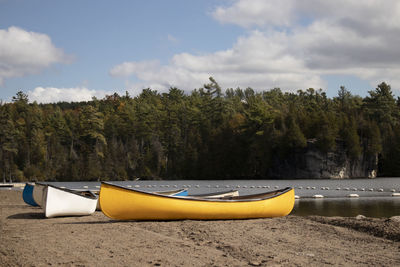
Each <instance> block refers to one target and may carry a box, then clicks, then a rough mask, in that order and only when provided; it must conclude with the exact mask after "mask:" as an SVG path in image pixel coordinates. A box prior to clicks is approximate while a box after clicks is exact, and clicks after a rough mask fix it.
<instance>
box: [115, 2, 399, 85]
mask: <svg viewBox="0 0 400 267" xmlns="http://www.w3.org/2000/svg"><path fill="white" fill-rule="evenodd" d="M231 3H232V4H231V5H230V6H227V7H218V8H216V10H215V11H214V12H213V17H214V18H215V19H217V20H218V21H220V22H222V23H233V24H237V25H239V26H242V27H245V28H246V29H247V30H248V32H247V34H246V35H244V36H241V37H239V38H238V39H237V41H236V42H235V44H233V45H232V47H231V48H227V49H226V50H221V51H216V52H214V53H206V54H201V55H194V54H189V53H181V54H176V55H175V56H173V57H172V59H171V60H170V62H169V63H168V64H167V65H161V64H160V63H159V62H156V61H142V62H125V63H122V64H120V65H117V66H115V67H114V68H113V69H112V70H111V71H110V73H111V75H113V76H122V77H129V76H135V77H136V79H138V80H140V81H139V82H138V83H136V82H135V83H133V84H131V86H142V87H148V86H150V87H151V86H152V85H154V86H158V87H152V88H153V89H163V90H165V89H166V88H168V87H170V86H177V87H179V88H181V89H184V90H192V89H193V88H198V87H199V86H201V85H202V84H203V83H206V82H208V77H209V76H213V77H214V78H215V79H216V80H217V81H218V82H219V83H220V84H221V86H223V87H225V88H227V87H237V86H240V87H242V88H245V87H248V86H250V87H253V88H255V89H269V88H273V87H280V88H282V89H284V90H297V89H305V88H308V87H314V88H324V87H325V85H326V84H325V82H324V81H323V79H322V78H321V77H322V75H329V74H344V75H354V76H357V77H358V78H360V79H364V80H368V81H369V82H370V83H371V85H372V86H375V85H376V84H377V83H379V82H381V81H382V80H385V81H387V82H389V83H390V84H391V85H392V88H396V87H397V88H400V78H398V77H400V76H399V74H400V53H399V52H398V51H399V50H398V47H399V45H400V2H398V1H397V0H386V1H379V0H365V1H358V0H337V1H322V0H304V1H296V0H238V1H233V2H231Z"/></svg>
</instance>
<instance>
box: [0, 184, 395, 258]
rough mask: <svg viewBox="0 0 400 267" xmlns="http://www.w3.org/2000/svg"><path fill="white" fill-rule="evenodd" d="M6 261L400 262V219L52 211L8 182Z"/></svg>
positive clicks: (0, 208)
mask: <svg viewBox="0 0 400 267" xmlns="http://www.w3.org/2000/svg"><path fill="white" fill-rule="evenodd" d="M0 236H1V239H0V265H1V266H15V265H27V266H29V265H34V266H37V265H66V266H76V265H80V266H109V265H126V266H128V265H131V266H132V265H136V266H271V265H272V266H273V265H276V266H293V265H297V266H324V265H343V266H367V265H368V266H371V265H379V266H399V265H400V219H398V217H393V218H391V219H387V218H359V219H357V218H355V217H322V216H305V217H301V216H294V215H289V216H286V217H281V218H271V219H251V220H221V221H195V220H183V221H160V222H157V221H144V222H140V221H114V220H110V219H109V218H107V217H106V216H104V215H103V214H102V212H96V213H95V214H93V215H92V216H84V217H63V218H53V219H46V218H44V215H43V212H42V211H41V209H40V208H35V207H30V206H28V205H26V204H25V203H24V202H23V200H22V197H21V191H18V190H0Z"/></svg>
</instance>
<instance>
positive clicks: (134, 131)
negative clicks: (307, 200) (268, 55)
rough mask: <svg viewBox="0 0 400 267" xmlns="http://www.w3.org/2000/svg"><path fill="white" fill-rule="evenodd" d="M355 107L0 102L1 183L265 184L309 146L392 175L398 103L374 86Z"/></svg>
mask: <svg viewBox="0 0 400 267" xmlns="http://www.w3.org/2000/svg"><path fill="white" fill-rule="evenodd" d="M368 94H369V95H368V96H366V97H364V98H362V97H360V96H357V95H353V94H351V92H350V91H349V90H348V89H346V88H345V87H341V88H340V89H339V90H338V94H337V96H336V97H333V98H329V97H327V95H326V93H325V92H323V90H321V89H319V90H315V89H312V88H309V89H307V90H299V91H297V92H296V93H290V92H282V91H281V90H280V89H279V88H275V89H271V90H266V91H263V92H256V91H255V90H253V89H251V88H247V89H240V88H237V89H226V90H224V91H223V90H222V89H221V87H220V86H219V85H218V83H217V82H216V81H215V80H214V79H213V78H210V81H209V83H208V84H205V85H204V86H203V87H202V88H199V89H195V90H193V91H191V92H190V93H185V91H184V90H181V89H178V88H170V89H169V92H167V93H159V92H157V91H155V90H152V89H144V90H143V91H142V92H141V93H140V94H139V95H137V96H135V97H132V96H130V95H129V94H128V93H126V94H125V95H118V94H116V93H115V94H113V95H109V96H106V97H105V98H104V99H95V98H94V99H92V101H88V102H72V103H67V102H59V103H53V104H38V103H36V102H34V103H29V99H28V97H27V95H26V94H25V93H24V92H22V91H20V92H18V93H17V94H16V95H15V96H14V97H13V99H12V102H10V103H5V102H2V103H0V174H1V176H2V179H3V181H13V182H14V181H79V180H84V181H98V180H102V181H106V180H130V179H135V178H137V177H140V178H141V179H235V178H240V179H257V178H263V179H268V178H271V177H269V176H268V173H269V169H270V168H271V166H272V164H274V161H275V160H276V159H285V158H286V157H288V156H289V155H290V154H291V153H294V152H295V151H299V150H301V149H304V148H305V147H306V146H307V140H310V139H313V140H315V144H316V146H317V148H318V150H320V151H321V152H322V153H328V152H329V151H332V150H334V149H335V146H336V144H337V141H338V140H340V141H341V142H342V143H344V144H345V150H346V153H347V155H348V157H349V158H351V159H356V158H358V157H360V156H361V155H364V154H368V155H378V158H379V165H378V166H379V169H378V176H400V99H399V98H397V99H396V98H395V97H394V95H393V92H392V90H391V87H390V85H388V84H387V83H384V82H383V83H381V84H379V85H377V87H376V89H375V90H372V91H369V92H368Z"/></svg>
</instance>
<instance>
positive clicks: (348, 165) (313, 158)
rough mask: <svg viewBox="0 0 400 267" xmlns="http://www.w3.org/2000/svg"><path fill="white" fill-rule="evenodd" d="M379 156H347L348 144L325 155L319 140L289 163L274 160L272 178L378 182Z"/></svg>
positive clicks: (284, 160) (270, 172)
mask: <svg viewBox="0 0 400 267" xmlns="http://www.w3.org/2000/svg"><path fill="white" fill-rule="evenodd" d="M377 170H378V156H377V155H373V156H368V155H365V154H364V155H361V156H360V157H359V158H358V159H355V160H354V159H353V160H352V159H350V158H349V157H348V156H347V153H346V149H345V147H344V143H343V142H340V141H337V144H336V151H332V152H328V153H322V152H321V151H319V150H318V148H317V147H316V145H315V140H308V141H307V148H305V149H303V150H300V151H297V152H295V153H292V154H291V155H289V156H288V157H286V158H285V159H283V160H282V159H279V158H276V159H274V162H273V164H272V167H271V168H270V170H269V174H268V176H269V177H271V178H278V179H307V178H321V179H322V178H336V179H344V178H361V177H362V178H365V177H368V178H375V177H376V174H377Z"/></svg>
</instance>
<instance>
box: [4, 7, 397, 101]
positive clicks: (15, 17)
mask: <svg viewBox="0 0 400 267" xmlns="http://www.w3.org/2000/svg"><path fill="white" fill-rule="evenodd" d="M399 47H400V1H398V0H363V1H359V0H336V1H325V0H302V1H297V0H202V1H188V0H168V1H162V0H158V1H156V0H147V1H139V0H126V1H124V0H115V1H106V0H92V1H90V0H70V1H60V0H0V101H2V102H8V101H10V100H11V99H12V96H15V94H16V93H17V92H18V91H23V92H25V93H26V94H27V95H28V98H29V100H30V101H31V102H33V101H37V102H39V103H50V102H58V101H87V100H91V99H92V97H97V98H99V99H101V98H103V97H104V96H105V95H110V94H113V93H114V92H116V93H119V94H123V95H124V94H125V92H126V91H127V92H128V93H129V94H130V95H131V96H136V95H138V94H140V92H141V91H142V89H144V88H151V89H153V90H157V91H158V92H168V90H169V88H171V87H177V88H179V89H181V90H184V91H185V92H187V93H190V92H191V91H192V90H194V89H196V88H201V87H202V86H203V85H204V84H207V83H209V77H213V78H214V79H215V80H216V81H217V82H218V83H219V84H220V86H221V87H222V88H223V89H226V88H237V87H240V88H242V89H245V88H247V87H251V88H253V89H255V90H256V91H264V90H269V89H272V88H277V87H279V88H281V89H282V91H285V92H296V91H297V90H299V89H302V90H305V89H307V88H314V89H319V88H321V89H322V90H323V91H325V92H326V93H327V95H328V96H329V97H335V96H337V92H338V90H339V88H340V86H345V87H346V88H347V89H348V90H349V91H350V92H351V93H352V94H354V95H360V96H362V97H365V96H367V95H369V93H368V92H369V91H371V90H374V89H375V88H376V86H377V85H378V84H379V83H381V82H387V83H388V84H390V85H391V87H392V91H393V93H394V94H395V95H396V96H398V95H400V48H399Z"/></svg>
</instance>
